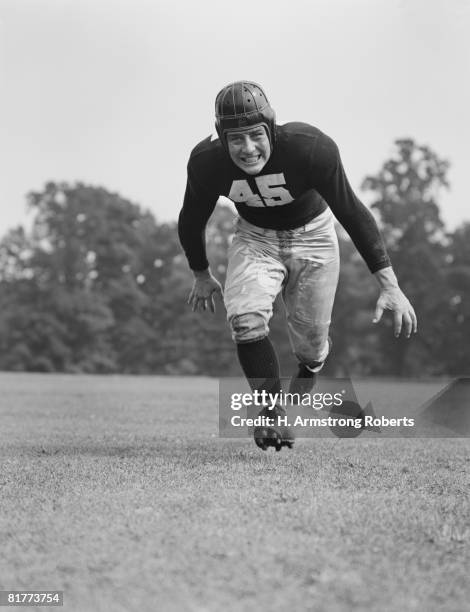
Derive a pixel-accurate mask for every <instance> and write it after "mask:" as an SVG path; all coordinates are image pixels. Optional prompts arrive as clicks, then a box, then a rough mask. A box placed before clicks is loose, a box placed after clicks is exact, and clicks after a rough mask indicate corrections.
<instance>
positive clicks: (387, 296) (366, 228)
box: [315, 136, 417, 337]
mask: <svg viewBox="0 0 470 612" xmlns="http://www.w3.org/2000/svg"><path fill="white" fill-rule="evenodd" d="M315 157H316V162H317V163H316V164H315V165H316V167H317V168H320V171H321V172H322V174H321V175H320V176H319V177H318V185H316V188H317V190H318V192H319V193H320V194H321V195H322V196H323V197H324V198H325V200H326V201H327V203H328V205H329V206H330V208H331V210H332V211H333V214H334V215H335V217H336V218H337V219H338V221H339V222H340V223H341V225H342V226H343V227H344V229H345V230H346V231H347V232H348V234H349V236H350V237H351V239H352V241H353V242H354V244H355V246H356V248H357V250H358V251H359V253H360V254H361V256H362V258H363V259H364V261H365V262H366V264H367V266H368V268H369V270H370V271H371V272H372V273H373V274H374V276H375V278H376V280H377V282H378V284H379V287H380V294H379V298H378V300H377V305H376V309H375V314H374V319H373V322H374V323H378V322H379V321H380V319H381V318H382V314H383V312H384V310H391V311H392V312H393V318H394V333H395V336H396V337H398V336H399V335H400V333H401V331H402V330H403V331H404V333H405V335H406V336H407V337H409V336H410V335H411V332H415V333H416V331H417V319H416V314H415V311H414V309H413V307H412V305H411V304H410V302H409V300H408V298H407V297H406V296H405V294H404V293H403V292H402V290H401V289H400V287H399V285H398V281H397V278H396V276H395V273H394V271H393V268H392V265H391V262H390V258H389V256H388V254H387V250H386V248H385V244H384V241H383V239H382V236H381V234H380V231H379V228H378V226H377V223H376V221H375V219H374V217H373V215H372V213H371V212H370V211H369V210H368V209H367V208H366V207H365V206H364V204H363V203H362V202H361V201H360V200H359V198H358V197H357V196H356V195H355V193H354V192H353V190H352V188H351V186H350V184H349V182H348V180H347V177H346V173H345V172H344V168H343V165H342V163H341V159H340V155H339V151H338V148H337V146H336V144H335V143H334V142H333V141H332V140H331V139H330V138H328V137H327V136H323V137H322V139H321V141H320V143H319V146H317V151H316V156H315ZM317 171H318V170H317Z"/></svg>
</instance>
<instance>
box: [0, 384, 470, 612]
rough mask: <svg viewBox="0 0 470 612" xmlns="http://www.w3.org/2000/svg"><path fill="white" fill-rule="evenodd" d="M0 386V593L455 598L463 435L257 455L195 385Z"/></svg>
mask: <svg viewBox="0 0 470 612" xmlns="http://www.w3.org/2000/svg"><path fill="white" fill-rule="evenodd" d="M0 388H1V395H0V415H1V473H0V494H1V497H0V499H1V509H0V538H1V560H0V587H1V589H15V590H21V589H49V590H53V589H60V590H63V591H64V602H65V603H64V608H63V609H64V610H67V611H68V610H71V611H72V610H73V611H85V612H94V611H98V612H101V611H106V612H108V611H111V612H121V611H126V612H127V611H133V610H143V611H146V610H149V611H153V612H154V611H164V612H166V611H169V612H172V611H178V612H179V611H181V612H186V611H189V612H193V611H194V612H203V611H207V612H216V611H217V612H221V611H224V612H225V611H230V610H234V611H245V610H246V611H250V612H251V611H253V610H263V609H269V610H272V611H277V610H283V611H285V610H294V611H304V610H305V611H307V610H308V611H315V612H317V611H318V612H321V611H328V612H329V611H334V612H336V611H343V610H344V611H359V610H371V611H380V612H387V611H411V610H416V611H420V612H421V611H426V612H432V611H434V610H435V611H453V612H457V611H458V612H461V611H464V610H469V609H470V605H469V602H470V586H469V579H468V576H469V574H470V553H469V550H470V512H469V494H468V492H469V484H470V483H469V472H470V470H469V468H470V456H469V452H468V451H469V441H468V440H465V439H447V440H446V439H406V440H402V439H385V440H382V439H367V438H361V437H360V438H356V439H354V440H348V439H342V440H340V439H333V438H331V439H330V438H327V439H310V440H298V442H297V444H296V448H295V450H293V451H282V452H281V453H274V452H273V451H271V452H267V453H263V452H261V451H259V450H258V449H257V448H256V447H255V446H254V443H253V442H252V441H251V440H248V439H246V440H245V439H242V440H225V439H219V438H218V431H217V424H218V413H217V381H214V380H210V379H191V378H158V377H154V378H150V377H139V378H137V377H92V376H89V377H87V376H55V375H32V374H30V375H25V374H0ZM21 609H26V608H21ZM43 609H44V608H43ZM49 609H51V610H52V609H53V608H49Z"/></svg>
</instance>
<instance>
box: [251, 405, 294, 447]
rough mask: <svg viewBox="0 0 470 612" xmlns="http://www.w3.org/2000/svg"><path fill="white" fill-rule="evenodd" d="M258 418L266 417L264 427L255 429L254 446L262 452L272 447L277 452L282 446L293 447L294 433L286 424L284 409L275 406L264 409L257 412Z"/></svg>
mask: <svg viewBox="0 0 470 612" xmlns="http://www.w3.org/2000/svg"><path fill="white" fill-rule="evenodd" d="M258 416H261V417H266V425H261V426H258V427H255V430H254V433H253V436H254V439H255V442H256V446H258V447H259V448H261V450H264V451H265V450H268V448H269V447H270V446H273V447H274V448H275V449H276V451H277V452H279V451H280V450H281V448H282V447H283V446H287V448H292V447H293V446H294V441H295V436H294V432H293V430H292V428H291V427H290V426H289V425H288V424H287V413H286V411H285V409H284V408H282V407H281V406H275V407H274V408H273V409H271V410H270V409H269V408H268V407H265V408H263V409H262V410H261V411H260V412H259V414H258Z"/></svg>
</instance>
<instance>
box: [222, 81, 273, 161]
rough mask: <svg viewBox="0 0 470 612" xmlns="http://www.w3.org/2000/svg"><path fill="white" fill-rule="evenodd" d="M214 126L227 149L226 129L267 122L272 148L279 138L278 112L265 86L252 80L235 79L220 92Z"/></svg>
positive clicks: (265, 123)
mask: <svg viewBox="0 0 470 612" xmlns="http://www.w3.org/2000/svg"><path fill="white" fill-rule="evenodd" d="M215 117H216V122H215V127H216V131H217V134H218V135H219V138H220V141H221V143H222V145H223V146H224V147H225V148H227V142H226V139H225V136H224V134H225V132H226V131H228V130H231V129H232V130H234V129H240V128H247V127H250V126H252V125H256V124H260V123H262V124H264V125H265V126H266V128H267V132H268V137H269V141H270V143H271V150H272V149H273V147H274V143H275V141H276V115H275V113H274V110H273V109H272V107H271V105H270V104H269V101H268V98H267V96H266V94H265V93H264V91H263V89H262V87H261V86H260V85H258V84H257V83H254V82H253V81H236V82H235V83H230V84H229V85H226V86H225V87H224V88H223V89H221V90H220V91H219V93H218V94H217V97H216V99H215Z"/></svg>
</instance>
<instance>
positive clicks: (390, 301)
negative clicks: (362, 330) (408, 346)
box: [372, 287, 418, 338]
mask: <svg viewBox="0 0 470 612" xmlns="http://www.w3.org/2000/svg"><path fill="white" fill-rule="evenodd" d="M384 310H391V311H392V312H393V331H394V334H395V338H398V337H399V335H400V334H401V331H402V330H403V331H404V333H405V336H406V337H407V338H409V337H410V336H411V332H413V333H416V332H417V331H418V320H417V318H416V314H415V311H414V308H413V306H412V305H411V304H410V301H409V300H408V298H407V297H406V295H405V294H404V293H403V291H402V290H401V289H400V288H399V287H390V288H387V289H382V290H381V291H380V295H379V299H378V300H377V306H376V307H375V314H374V318H373V319H372V323H378V322H379V321H380V319H381V318H382V315H383V313H384Z"/></svg>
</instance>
